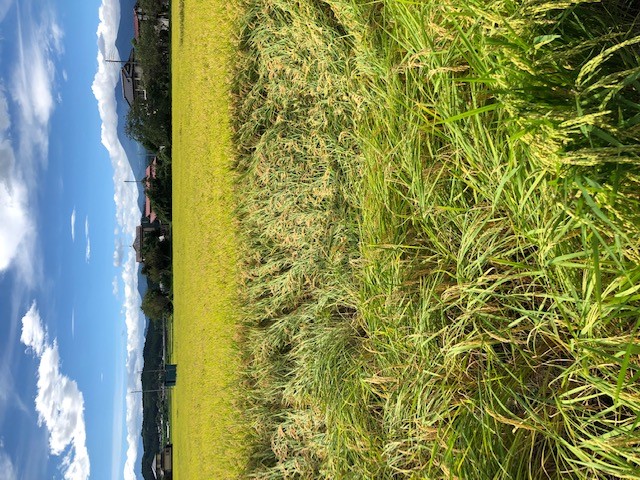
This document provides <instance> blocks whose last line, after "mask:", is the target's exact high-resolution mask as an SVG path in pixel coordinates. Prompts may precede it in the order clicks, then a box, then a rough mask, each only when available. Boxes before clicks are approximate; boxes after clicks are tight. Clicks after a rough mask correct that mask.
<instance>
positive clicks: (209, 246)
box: [171, 0, 245, 480]
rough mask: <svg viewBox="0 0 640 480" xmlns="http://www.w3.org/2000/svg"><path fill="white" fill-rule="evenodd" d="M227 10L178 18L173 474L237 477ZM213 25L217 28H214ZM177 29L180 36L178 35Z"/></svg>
mask: <svg viewBox="0 0 640 480" xmlns="http://www.w3.org/2000/svg"><path fill="white" fill-rule="evenodd" d="M231 15H232V12H231V11H229V10H226V4H225V2H220V1H207V2H203V1H195V0H182V1H180V2H175V3H174V5H173V11H172V21H173V25H174V28H173V29H172V35H173V38H172V45H173V47H172V65H171V66H172V89H173V92H172V96H173V159H172V160H173V165H172V166H173V201H174V207H173V259H174V264H173V272H174V279H173V285H174V287H173V290H174V315H173V325H172V358H171V360H172V361H173V362H175V363H177V365H178V379H177V385H176V386H175V387H174V388H173V391H172V393H171V437H172V441H173V446H174V448H173V452H174V475H173V478H174V479H177V480H180V479H196V478H202V479H231V478H237V477H238V476H239V474H240V472H241V471H242V469H243V465H244V457H245V454H244V446H243V433H242V429H241V422H240V419H241V416H240V415H239V414H238V413H237V407H236V403H237V390H238V384H239V378H238V372H239V369H240V362H239V360H240V357H239V353H238V350H237V348H236V346H235V342H236V329H237V327H236V325H237V322H238V320H239V316H238V295H237V288H238V286H237V285H238V283H237V278H236V277H237V267H236V262H237V239H236V225H235V220H234V217H233V210H234V191H233V182H234V174H233V172H232V170H231V163H232V162H231V159H232V147H231V129H230V125H229V121H228V110H229V81H228V80H229V79H228V72H229V68H228V66H227V62H228V59H229V52H230V47H229V44H230V40H231V33H230V26H229V25H230V18H231ZM211 22H215V23H216V29H215V30H213V29H211ZM176 27H178V28H176Z"/></svg>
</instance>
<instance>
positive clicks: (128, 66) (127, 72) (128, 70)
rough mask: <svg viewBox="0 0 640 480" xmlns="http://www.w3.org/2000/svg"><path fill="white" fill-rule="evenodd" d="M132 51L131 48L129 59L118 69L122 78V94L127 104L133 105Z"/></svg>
mask: <svg viewBox="0 0 640 480" xmlns="http://www.w3.org/2000/svg"><path fill="white" fill-rule="evenodd" d="M134 73H135V72H134V52H133V49H131V53H130V54H129V60H127V63H125V64H124V65H123V66H122V68H121V69H120V77H121V80H122V96H123V97H124V99H125V100H126V101H127V103H128V104H129V106H131V105H133V102H134V100H135V84H134V82H135V79H134Z"/></svg>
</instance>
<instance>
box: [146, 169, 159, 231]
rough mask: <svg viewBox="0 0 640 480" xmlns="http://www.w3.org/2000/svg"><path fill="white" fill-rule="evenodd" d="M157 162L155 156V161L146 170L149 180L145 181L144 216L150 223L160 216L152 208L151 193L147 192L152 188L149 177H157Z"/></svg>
mask: <svg viewBox="0 0 640 480" xmlns="http://www.w3.org/2000/svg"><path fill="white" fill-rule="evenodd" d="M156 164H157V162H156V159H155V158H154V159H153V161H152V162H151V163H150V164H149V166H148V167H147V169H146V170H145V176H146V179H147V180H146V182H145V196H144V216H145V217H147V218H148V219H149V222H150V223H153V222H155V221H156V218H158V216H157V215H156V212H154V211H153V209H152V208H151V200H150V199H149V195H147V194H146V192H147V191H148V190H149V189H150V188H151V182H150V181H149V179H150V178H156Z"/></svg>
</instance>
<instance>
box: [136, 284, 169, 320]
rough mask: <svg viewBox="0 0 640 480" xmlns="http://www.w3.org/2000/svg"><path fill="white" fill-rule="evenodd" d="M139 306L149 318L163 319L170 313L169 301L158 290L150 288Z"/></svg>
mask: <svg viewBox="0 0 640 480" xmlns="http://www.w3.org/2000/svg"><path fill="white" fill-rule="evenodd" d="M140 308H141V309H142V311H143V312H144V314H145V315H146V316H147V317H149V318H150V319H151V320H163V319H165V318H166V317H167V316H168V315H169V314H170V313H171V301H170V300H169V299H168V298H167V297H166V296H165V295H163V294H162V292H160V291H159V290H156V289H153V288H150V289H149V290H147V293H145V295H144V298H143V299H142V305H140Z"/></svg>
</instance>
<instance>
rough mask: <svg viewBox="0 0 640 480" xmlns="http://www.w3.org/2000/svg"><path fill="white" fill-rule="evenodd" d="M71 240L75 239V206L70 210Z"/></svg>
mask: <svg viewBox="0 0 640 480" xmlns="http://www.w3.org/2000/svg"><path fill="white" fill-rule="evenodd" d="M71 241H73V242H75V241H76V207H73V211H72V212H71Z"/></svg>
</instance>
